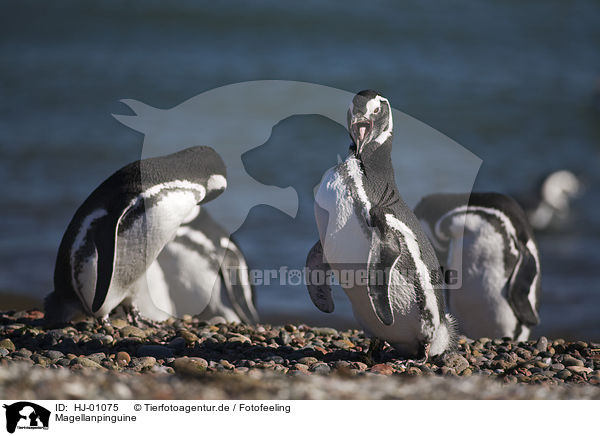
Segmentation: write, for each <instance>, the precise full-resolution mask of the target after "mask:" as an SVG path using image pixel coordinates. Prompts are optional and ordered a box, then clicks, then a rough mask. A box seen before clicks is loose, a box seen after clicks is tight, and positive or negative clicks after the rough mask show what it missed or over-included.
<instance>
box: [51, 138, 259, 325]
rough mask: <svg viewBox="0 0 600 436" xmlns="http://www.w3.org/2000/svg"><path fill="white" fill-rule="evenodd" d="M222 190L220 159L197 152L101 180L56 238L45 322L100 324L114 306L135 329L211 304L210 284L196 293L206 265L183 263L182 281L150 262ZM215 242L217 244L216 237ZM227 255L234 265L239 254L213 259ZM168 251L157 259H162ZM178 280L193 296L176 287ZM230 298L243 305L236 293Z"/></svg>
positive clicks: (135, 165) (142, 164) (194, 149)
mask: <svg viewBox="0 0 600 436" xmlns="http://www.w3.org/2000/svg"><path fill="white" fill-rule="evenodd" d="M226 186H227V181H226V171H225V165H224V163H223V161H222V159H221V157H220V156H219V155H218V154H217V153H216V152H215V151H214V150H213V149H212V148H210V147H204V146H198V147H191V148H187V149H185V150H182V151H179V152H177V153H173V154H170V155H166V156H162V157H157V158H150V159H144V160H139V161H135V162H133V163H131V164H129V165H126V166H125V167H123V168H121V169H120V170H118V171H117V172H116V173H114V174H113V175H112V176H110V177H109V178H108V179H106V180H105V181H104V182H103V183H102V184H101V185H100V186H98V188H96V189H95V190H94V191H93V192H92V193H91V194H90V196H89V197H88V198H87V199H86V200H85V201H84V203H83V204H82V205H81V206H80V207H79V209H78V210H77V211H76V212H75V215H74V217H73V218H72V220H71V222H70V224H69V226H68V227H67V230H66V232H65V234H64V236H63V239H62V241H61V244H60V247H59V250H58V255H57V260H56V267H55V272H54V292H52V293H51V294H49V295H48V296H47V297H46V299H45V311H46V322H47V323H48V324H56V323H62V322H66V321H68V320H70V319H73V318H74V317H75V316H77V315H78V314H81V313H82V312H83V313H87V314H90V315H93V316H94V317H96V318H102V319H106V318H107V317H108V315H109V314H110V313H111V311H113V309H115V308H116V307H117V306H121V307H123V308H124V309H125V311H126V312H127V313H128V315H131V316H133V318H134V321H135V320H138V319H141V318H149V319H151V320H156V321H160V320H164V319H166V318H168V317H169V316H172V315H174V316H181V315H183V313H191V314H194V313H199V312H202V311H203V310H204V309H205V308H206V307H207V305H209V303H210V302H211V298H212V297H213V295H212V291H213V287H214V283H211V284H210V286H204V287H202V286H195V285H198V284H199V283H200V280H199V277H203V276H204V275H205V274H207V272H208V273H209V274H210V273H213V276H215V274H214V270H215V269H216V268H218V267H219V265H220V264H218V263H213V264H211V269H208V271H207V268H206V264H202V263H200V264H198V265H193V264H191V263H188V264H183V263H182V264H181V265H180V270H181V271H185V274H186V278H185V279H183V278H182V277H176V276H174V275H173V274H171V272H172V271H164V270H163V269H162V268H161V265H160V262H158V261H157V258H159V257H160V256H161V254H162V252H163V251H164V249H165V248H166V247H169V250H170V249H171V247H170V245H171V244H172V243H173V242H175V241H174V239H175V240H177V238H178V231H179V232H180V231H181V230H180V228H181V226H182V225H184V226H185V225H187V226H193V225H196V224H195V221H196V219H197V218H198V215H200V210H201V209H200V208H199V205H202V204H204V203H206V202H208V201H211V200H213V199H214V198H216V197H217V196H219V195H220V194H221V193H222V192H223V191H224V190H225V188H226ZM199 223H201V222H199ZM216 237H218V238H220V239H222V238H223V234H222V233H219V234H218V235H217V236H216ZM223 245H224V244H223ZM230 247H233V252H234V253H235V255H236V256H238V259H237V261H238V263H240V261H239V256H241V253H239V250H237V248H236V247H235V246H234V245H233V244H230V245H229V246H228V247H227V248H222V249H219V250H217V249H216V248H215V251H218V252H220V253H222V256H223V258H224V259H225V261H227V259H231V258H232V257H234V256H232V255H230V254H229V251H228V250H229V248H230ZM193 248H195V247H193V246H192V247H191V249H192V250H193ZM169 250H167V252H165V254H164V256H163V258H164V259H169V256H168V251H169ZM211 254H212V255H213V257H215V253H211ZM216 257H218V256H216ZM241 258H242V259H243V256H241ZM182 259H183V258H182V257H180V260H182ZM165 261H166V260H165ZM244 263H245V261H244ZM182 280H187V282H188V284H189V288H188V291H189V292H190V293H191V294H193V295H189V294H185V293H182V292H181V289H180V288H178V287H177V286H176V282H177V281H182ZM233 294H235V295H237V296H239V297H243V298H247V297H248V295H247V293H246V292H239V290H235V291H234V292H233ZM181 300H185V302H186V304H182V303H181ZM246 304H247V305H252V302H251V301H249V302H247V303H246ZM252 308H253V305H252Z"/></svg>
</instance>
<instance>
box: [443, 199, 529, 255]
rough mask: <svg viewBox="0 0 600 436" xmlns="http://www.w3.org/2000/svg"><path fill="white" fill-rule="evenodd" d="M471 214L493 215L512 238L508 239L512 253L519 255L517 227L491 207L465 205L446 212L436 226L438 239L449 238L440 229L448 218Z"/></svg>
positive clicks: (444, 239)
mask: <svg viewBox="0 0 600 436" xmlns="http://www.w3.org/2000/svg"><path fill="white" fill-rule="evenodd" d="M470 212H483V213H486V214H488V215H492V216H494V217H496V218H498V219H499V220H500V222H501V223H502V225H503V226H504V228H505V229H506V231H507V233H508V234H509V236H510V237H509V238H508V239H509V244H510V245H509V247H510V251H511V252H512V253H513V254H514V255H515V256H518V255H519V251H518V250H517V247H516V245H515V240H516V239H517V231H516V230H515V227H514V226H513V224H512V222H511V221H510V219H509V218H508V217H507V216H506V215H505V214H503V213H502V212H500V211H499V210H497V209H491V208H489V207H482V206H467V205H464V206H459V207H457V208H455V209H452V210H450V211H448V212H446V213H445V214H444V215H442V217H441V218H440V219H439V220H437V222H436V224H435V235H436V236H437V237H438V238H440V239H441V240H442V241H447V240H448V238H449V237H448V235H446V234H444V233H443V232H442V231H441V229H440V226H441V225H442V223H443V221H444V220H446V218H448V217H449V216H451V215H457V214H465V215H469V213H470Z"/></svg>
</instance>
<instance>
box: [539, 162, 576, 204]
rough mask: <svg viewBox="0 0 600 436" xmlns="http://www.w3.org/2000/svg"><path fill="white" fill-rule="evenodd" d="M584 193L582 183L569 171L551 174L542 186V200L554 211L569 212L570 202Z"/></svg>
mask: <svg viewBox="0 0 600 436" xmlns="http://www.w3.org/2000/svg"><path fill="white" fill-rule="evenodd" d="M581 191H582V184H581V181H580V180H579V179H578V178H577V176H576V175H575V174H573V173H572V172H571V171H569V170H558V171H554V172H553V173H551V174H549V175H548V176H547V177H546V178H545V179H544V181H543V183H542V186H541V194H542V199H543V201H545V202H546V203H548V204H549V205H550V206H552V207H553V208H554V209H557V210H563V211H567V210H568V209H569V202H570V201H571V200H572V199H574V198H576V197H577V196H579V195H580V194H581Z"/></svg>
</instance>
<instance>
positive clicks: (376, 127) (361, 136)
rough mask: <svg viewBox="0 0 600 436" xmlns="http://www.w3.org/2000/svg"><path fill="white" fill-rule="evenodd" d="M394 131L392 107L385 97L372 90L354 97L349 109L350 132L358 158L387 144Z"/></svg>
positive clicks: (353, 148)
mask: <svg viewBox="0 0 600 436" xmlns="http://www.w3.org/2000/svg"><path fill="white" fill-rule="evenodd" d="M392 130H393V122H392V107H391V106H390V103H389V102H388V100H387V99H386V98H385V97H383V96H382V95H380V94H379V93H378V92H376V91H373V90H371V89H367V90H364V91H360V92H359V93H358V94H356V95H355V96H354V98H353V99H352V102H351V103H350V108H349V109H348V131H349V132H350V137H351V138H352V142H353V143H354V145H353V146H352V147H351V149H352V150H353V151H354V153H355V154H356V155H357V156H360V155H362V154H363V153H365V152H366V151H367V150H369V151H373V150H371V149H374V148H377V147H379V146H380V145H381V144H383V143H384V142H386V141H387V140H388V139H390V138H391V137H392Z"/></svg>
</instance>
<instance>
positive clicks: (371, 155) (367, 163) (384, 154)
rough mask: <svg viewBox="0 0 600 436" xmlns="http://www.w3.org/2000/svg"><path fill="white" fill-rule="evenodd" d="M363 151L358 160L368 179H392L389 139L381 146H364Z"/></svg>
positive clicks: (372, 144) (390, 141) (390, 142)
mask: <svg viewBox="0 0 600 436" xmlns="http://www.w3.org/2000/svg"><path fill="white" fill-rule="evenodd" d="M363 149H364V150H365V151H364V152H363V153H361V155H360V157H359V160H360V161H361V164H362V167H363V170H364V172H365V175H366V176H367V178H368V179H381V178H387V177H391V178H392V179H393V178H394V167H393V165H392V138H391V137H390V138H388V139H387V140H386V141H385V142H384V143H383V144H381V145H379V144H376V143H370V144H365V146H364V147H363Z"/></svg>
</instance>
